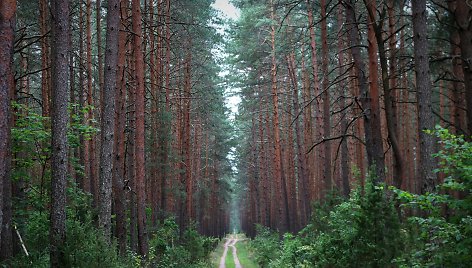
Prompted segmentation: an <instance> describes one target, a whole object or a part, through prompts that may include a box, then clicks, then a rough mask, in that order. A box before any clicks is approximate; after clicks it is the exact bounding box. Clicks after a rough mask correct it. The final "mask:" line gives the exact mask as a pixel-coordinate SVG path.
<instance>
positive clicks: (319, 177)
mask: <svg viewBox="0 0 472 268" xmlns="http://www.w3.org/2000/svg"><path fill="white" fill-rule="evenodd" d="M306 3H307V6H308V8H307V12H308V24H309V27H310V29H309V30H310V52H311V68H312V72H313V86H314V94H315V95H314V96H313V99H312V100H309V101H310V102H311V101H313V100H315V107H316V108H315V109H316V111H315V125H316V127H315V135H314V139H315V141H316V142H318V141H320V140H322V139H323V138H324V133H323V131H324V129H323V128H322V126H323V125H324V123H323V103H322V102H323V99H322V93H323V92H322V91H321V87H320V79H319V75H318V59H317V55H316V36H315V29H314V19H313V10H312V1H311V0H306ZM325 144H326V143H322V144H320V145H319V146H318V147H317V148H316V150H315V159H314V166H315V167H317V168H315V169H314V171H315V173H314V174H313V175H314V180H315V181H314V187H315V189H314V190H315V193H316V196H315V198H320V197H321V196H320V194H321V191H322V187H323V185H322V183H323V177H324V175H325V169H326V168H327V167H325V166H324V157H325V150H326V148H325ZM320 163H323V164H320Z"/></svg>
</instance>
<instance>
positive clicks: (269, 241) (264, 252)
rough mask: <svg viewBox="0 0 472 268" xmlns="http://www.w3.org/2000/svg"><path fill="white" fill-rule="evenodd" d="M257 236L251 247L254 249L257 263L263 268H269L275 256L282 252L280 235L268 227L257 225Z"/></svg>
mask: <svg viewBox="0 0 472 268" xmlns="http://www.w3.org/2000/svg"><path fill="white" fill-rule="evenodd" d="M256 233H257V236H256V237H255V238H254V240H252V242H251V247H252V248H254V250H255V252H256V253H257V254H256V261H257V263H258V264H259V265H261V266H262V267H267V266H268V265H269V263H270V262H271V260H273V259H274V256H278V255H279V253H280V250H281V242H280V241H279V234H278V233H277V232H274V231H272V230H271V229H269V228H268V227H265V226H262V225H257V226H256Z"/></svg>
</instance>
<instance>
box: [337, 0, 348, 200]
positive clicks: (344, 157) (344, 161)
mask: <svg viewBox="0 0 472 268" xmlns="http://www.w3.org/2000/svg"><path fill="white" fill-rule="evenodd" d="M342 21H343V7H342V5H339V6H338V14H337V23H338V32H339V33H341V32H342V28H343V23H342ZM343 43H344V40H343V38H341V37H340V38H339V41H338V66H339V71H338V75H339V77H340V79H343V78H342V76H343V75H344V72H345V68H344V50H343V45H344V44H343ZM345 86H346V82H344V80H341V82H339V92H340V94H341V99H340V106H341V109H344V107H346V98H347V96H346V95H345V94H346V90H345ZM347 117H348V113H347V112H345V113H343V114H342V115H341V135H345V133H347V131H348V129H347V128H348V122H347ZM349 166H350V165H349V152H348V144H347V137H344V138H342V140H341V185H342V194H343V195H344V196H345V197H349V194H350V192H351V188H350V185H349Z"/></svg>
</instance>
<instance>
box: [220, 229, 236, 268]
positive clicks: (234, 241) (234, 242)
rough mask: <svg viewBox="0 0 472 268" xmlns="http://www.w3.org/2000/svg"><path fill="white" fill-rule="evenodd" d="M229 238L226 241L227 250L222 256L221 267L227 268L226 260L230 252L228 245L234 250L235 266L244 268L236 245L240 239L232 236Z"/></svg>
mask: <svg viewBox="0 0 472 268" xmlns="http://www.w3.org/2000/svg"><path fill="white" fill-rule="evenodd" d="M227 239H228V240H227V241H226V243H225V250H224V251H223V256H221V260H220V267H219V268H226V265H225V261H226V255H227V254H228V247H231V248H232V250H233V258H234V264H235V268H242V266H241V263H240V262H239V259H238V255H237V250H236V247H235V246H234V245H236V243H237V242H238V241H239V239H237V238H233V237H232V236H231V237H229V238H227Z"/></svg>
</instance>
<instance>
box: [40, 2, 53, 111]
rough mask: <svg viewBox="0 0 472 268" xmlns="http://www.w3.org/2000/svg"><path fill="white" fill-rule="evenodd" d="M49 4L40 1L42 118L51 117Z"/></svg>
mask: <svg viewBox="0 0 472 268" xmlns="http://www.w3.org/2000/svg"><path fill="white" fill-rule="evenodd" d="M48 14H49V12H48V4H47V0H39V33H40V35H41V36H42V38H41V100H42V116H44V117H47V116H49V93H50V86H49V85H50V79H51V76H50V70H49V64H50V58H49V57H50V51H49V38H48V30H49V29H48Z"/></svg>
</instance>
